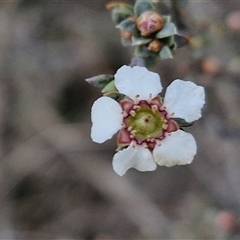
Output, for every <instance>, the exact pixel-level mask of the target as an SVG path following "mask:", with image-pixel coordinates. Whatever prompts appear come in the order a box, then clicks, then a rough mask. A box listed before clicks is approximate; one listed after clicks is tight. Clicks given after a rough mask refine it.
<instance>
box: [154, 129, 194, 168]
mask: <svg viewBox="0 0 240 240" xmlns="http://www.w3.org/2000/svg"><path fill="white" fill-rule="evenodd" d="M196 152H197V146H196V142H195V139H194V138H193V136H192V135H191V134H190V133H186V132H184V131H182V130H178V131H176V132H172V133H171V136H167V137H166V138H165V139H164V140H163V141H162V142H161V146H157V145H156V146H155V148H154V150H153V157H154V159H155V161H156V162H157V164H158V165H160V166H167V167H172V166H174V165H185V164H189V163H191V162H192V160H193V157H194V155H195V154H196Z"/></svg>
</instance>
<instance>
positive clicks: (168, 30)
mask: <svg viewBox="0 0 240 240" xmlns="http://www.w3.org/2000/svg"><path fill="white" fill-rule="evenodd" d="M176 33H177V28H176V26H175V25H174V24H173V23H166V24H165V26H164V28H163V29H162V30H161V31H159V32H158V33H157V34H156V38H166V37H170V36H172V35H174V34H176Z"/></svg>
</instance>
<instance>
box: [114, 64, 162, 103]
mask: <svg viewBox="0 0 240 240" xmlns="http://www.w3.org/2000/svg"><path fill="white" fill-rule="evenodd" d="M114 76H115V85H116V88H117V89H118V91H119V92H120V93H122V94H125V95H127V96H128V97H129V98H131V99H132V100H134V101H138V100H151V99H152V98H154V97H156V96H157V94H158V93H160V92H161V91H162V85H161V82H160V77H159V75H158V74H157V73H154V72H150V71H148V70H147V69H146V68H145V67H139V66H134V67H129V66H122V67H121V68H120V69H118V71H117V73H116V74H115V75H114Z"/></svg>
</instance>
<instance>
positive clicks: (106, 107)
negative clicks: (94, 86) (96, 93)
mask: <svg viewBox="0 0 240 240" xmlns="http://www.w3.org/2000/svg"><path fill="white" fill-rule="evenodd" d="M121 112H122V109H121V107H120V105H119V104H118V102H116V101H115V100H113V99H112V98H109V97H100V98H99V99H97V100H96V101H95V102H94V103H93V106H92V114H91V119H92V129H91V138H92V140H93V141H94V142H97V143H103V142H105V141H106V140H108V139H110V138H111V137H112V136H113V135H114V134H115V133H116V132H117V131H118V130H120V129H121V128H122V125H121V124H122V120H123V116H122V114H121Z"/></svg>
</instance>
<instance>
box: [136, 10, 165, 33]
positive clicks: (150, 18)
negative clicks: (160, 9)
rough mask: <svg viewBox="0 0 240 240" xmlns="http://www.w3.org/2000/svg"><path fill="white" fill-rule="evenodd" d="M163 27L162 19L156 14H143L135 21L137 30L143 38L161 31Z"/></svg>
mask: <svg viewBox="0 0 240 240" xmlns="http://www.w3.org/2000/svg"><path fill="white" fill-rule="evenodd" d="M163 26H164V22H163V18H162V17H161V16H160V15H159V14H157V13H156V12H143V13H142V14H141V15H140V16H139V17H138V19H137V28H138V29H139V31H140V32H141V35H142V36H143V37H148V36H149V35H151V34H152V33H154V32H156V31H159V30H161V29H162V28H163Z"/></svg>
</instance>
